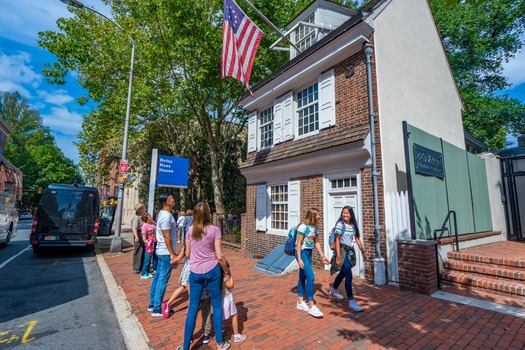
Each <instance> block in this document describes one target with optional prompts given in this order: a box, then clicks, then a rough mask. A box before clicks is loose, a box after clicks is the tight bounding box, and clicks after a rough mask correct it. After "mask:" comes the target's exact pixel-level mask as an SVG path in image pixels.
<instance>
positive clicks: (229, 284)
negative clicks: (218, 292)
mask: <svg viewBox="0 0 525 350" xmlns="http://www.w3.org/2000/svg"><path fill="white" fill-rule="evenodd" d="M227 278H228V279H227V280H226V282H224V286H225V287H226V288H228V289H233V288H234V287H235V285H234V283H233V277H232V275H231V273H230V275H229V276H227Z"/></svg>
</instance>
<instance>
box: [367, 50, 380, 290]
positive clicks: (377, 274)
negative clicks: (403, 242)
mask: <svg viewBox="0 0 525 350" xmlns="http://www.w3.org/2000/svg"><path fill="white" fill-rule="evenodd" d="M363 51H364V52H365V56H366V77H367V84H368V111H369V113H370V142H371V150H370V151H371V157H372V188H373V194H374V233H375V239H376V258H375V259H374V284H376V285H379V286H382V285H385V284H386V274H385V259H383V258H382V257H381V240H380V238H381V235H380V230H381V229H382V228H383V227H382V226H380V225H379V205H378V198H377V177H378V176H379V173H378V172H377V162H376V136H375V127H374V121H375V117H376V115H375V113H374V100H373V93H372V63H371V60H370V56H371V55H372V53H373V52H374V46H373V45H372V44H370V43H365V44H364V45H363Z"/></svg>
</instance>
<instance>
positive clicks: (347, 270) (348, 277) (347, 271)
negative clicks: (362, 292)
mask: <svg viewBox="0 0 525 350" xmlns="http://www.w3.org/2000/svg"><path fill="white" fill-rule="evenodd" d="M341 272H342V273H343V274H344V276H345V290H346V295H347V297H348V299H350V300H352V299H354V293H353V292H352V278H353V275H352V265H351V264H350V261H349V257H348V255H347V256H345V259H344V262H343V268H342V269H341Z"/></svg>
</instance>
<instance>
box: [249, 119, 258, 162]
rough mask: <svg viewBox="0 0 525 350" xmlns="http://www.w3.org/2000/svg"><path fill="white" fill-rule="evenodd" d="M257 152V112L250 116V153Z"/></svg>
mask: <svg viewBox="0 0 525 350" xmlns="http://www.w3.org/2000/svg"><path fill="white" fill-rule="evenodd" d="M256 150H257V111H255V112H252V113H250V115H249V116H248V153H250V152H253V151H256Z"/></svg>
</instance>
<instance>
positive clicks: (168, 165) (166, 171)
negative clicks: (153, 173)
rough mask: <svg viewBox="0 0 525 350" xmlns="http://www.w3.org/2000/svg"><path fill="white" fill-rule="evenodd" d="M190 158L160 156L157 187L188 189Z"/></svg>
mask: <svg viewBox="0 0 525 350" xmlns="http://www.w3.org/2000/svg"><path fill="white" fill-rule="evenodd" d="M189 166H190V160H189V159H188V158H177V157H170V156H164V155H162V154H159V162H158V165H157V186H164V187H184V188H186V187H188V169H189Z"/></svg>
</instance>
